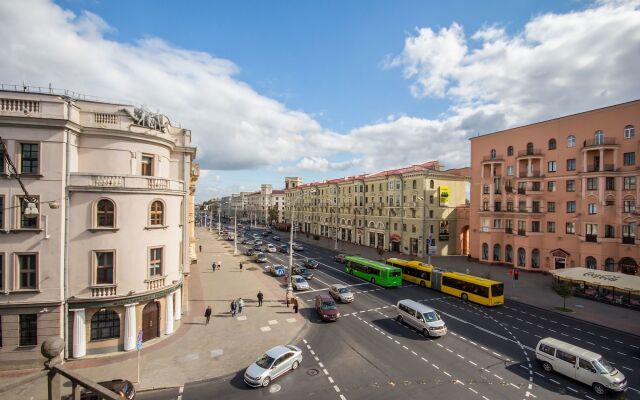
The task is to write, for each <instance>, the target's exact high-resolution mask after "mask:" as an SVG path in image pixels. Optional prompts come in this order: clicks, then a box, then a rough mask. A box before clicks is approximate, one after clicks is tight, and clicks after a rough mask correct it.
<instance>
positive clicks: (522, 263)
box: [518, 247, 527, 267]
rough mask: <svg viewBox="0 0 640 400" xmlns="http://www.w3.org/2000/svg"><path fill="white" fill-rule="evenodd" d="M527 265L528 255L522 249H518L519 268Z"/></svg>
mask: <svg viewBox="0 0 640 400" xmlns="http://www.w3.org/2000/svg"><path fill="white" fill-rule="evenodd" d="M526 264H527V255H526V253H525V251H524V249H523V248H522V247H520V248H518V266H519V267H524V266H526Z"/></svg>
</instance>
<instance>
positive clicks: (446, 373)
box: [442, 371, 451, 378]
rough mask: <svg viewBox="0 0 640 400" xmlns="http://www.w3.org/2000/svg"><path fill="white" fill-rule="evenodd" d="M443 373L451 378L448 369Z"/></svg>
mask: <svg viewBox="0 0 640 400" xmlns="http://www.w3.org/2000/svg"><path fill="white" fill-rule="evenodd" d="M442 373H443V374H445V375H446V376H448V377H449V378H451V374H450V373H448V372H447V371H442Z"/></svg>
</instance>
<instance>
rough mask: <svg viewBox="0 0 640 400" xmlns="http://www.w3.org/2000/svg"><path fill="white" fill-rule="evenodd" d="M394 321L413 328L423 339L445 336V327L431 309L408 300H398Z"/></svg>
mask: <svg viewBox="0 0 640 400" xmlns="http://www.w3.org/2000/svg"><path fill="white" fill-rule="evenodd" d="M396 310H397V311H398V315H397V317H396V320H397V321H398V322H400V323H406V324H408V325H410V326H413V327H414V328H415V329H417V330H418V331H419V332H422V334H423V335H424V336H425V337H438V336H444V335H446V334H447V326H446V325H445V323H444V321H443V320H442V318H440V315H439V314H438V313H437V312H436V310H434V309H433V308H431V307H429V306H426V305H424V304H421V303H418V302H417V301H413V300H410V299H405V300H400V301H398V304H396Z"/></svg>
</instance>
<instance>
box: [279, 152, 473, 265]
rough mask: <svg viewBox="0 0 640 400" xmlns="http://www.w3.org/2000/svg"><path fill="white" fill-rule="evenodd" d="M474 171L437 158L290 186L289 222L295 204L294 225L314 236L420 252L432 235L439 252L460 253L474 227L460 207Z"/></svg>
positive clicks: (406, 251) (415, 252)
mask: <svg viewBox="0 0 640 400" xmlns="http://www.w3.org/2000/svg"><path fill="white" fill-rule="evenodd" d="M468 173H469V171H468V169H466V168H465V169H461V170H447V171H444V170H442V168H441V166H440V164H439V163H438V162H437V161H431V162H427V163H423V164H419V165H412V166H410V167H406V168H400V169H394V170H387V171H381V172H377V173H373V174H368V175H358V176H351V177H345V178H339V179H332V180H328V181H324V182H315V183H309V184H300V185H297V186H294V187H292V188H290V189H285V193H286V215H285V221H287V222H288V223H291V221H290V220H291V218H290V213H291V206H292V204H293V205H294V221H293V222H294V225H298V224H299V226H300V230H301V231H302V232H306V233H309V234H312V235H317V236H325V237H331V238H334V239H336V238H337V239H338V240H341V241H347V242H351V243H356V244H360V245H366V246H371V247H376V248H382V249H384V250H390V251H397V252H401V253H405V254H410V255H414V256H418V257H424V256H426V254H427V252H428V249H427V239H431V244H432V246H433V249H432V253H433V254H440V255H446V254H460V253H461V252H462V251H463V249H464V248H465V246H463V242H465V241H466V240H467V239H466V238H467V235H468V228H469V227H468V226H467V224H466V223H461V220H460V219H459V218H458V206H460V205H464V204H465V203H466V193H467V185H468V182H469V178H468ZM294 202H295V203H294Z"/></svg>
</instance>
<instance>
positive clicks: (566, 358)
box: [556, 350, 576, 365]
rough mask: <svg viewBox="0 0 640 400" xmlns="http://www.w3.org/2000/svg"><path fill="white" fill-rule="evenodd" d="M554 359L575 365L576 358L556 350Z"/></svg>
mask: <svg viewBox="0 0 640 400" xmlns="http://www.w3.org/2000/svg"><path fill="white" fill-rule="evenodd" d="M556 358H557V359H558V360H562V361H564V362H568V363H569V364H571V365H576V356H574V355H573V354H569V353H565V352H564V351H562V350H556Z"/></svg>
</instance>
